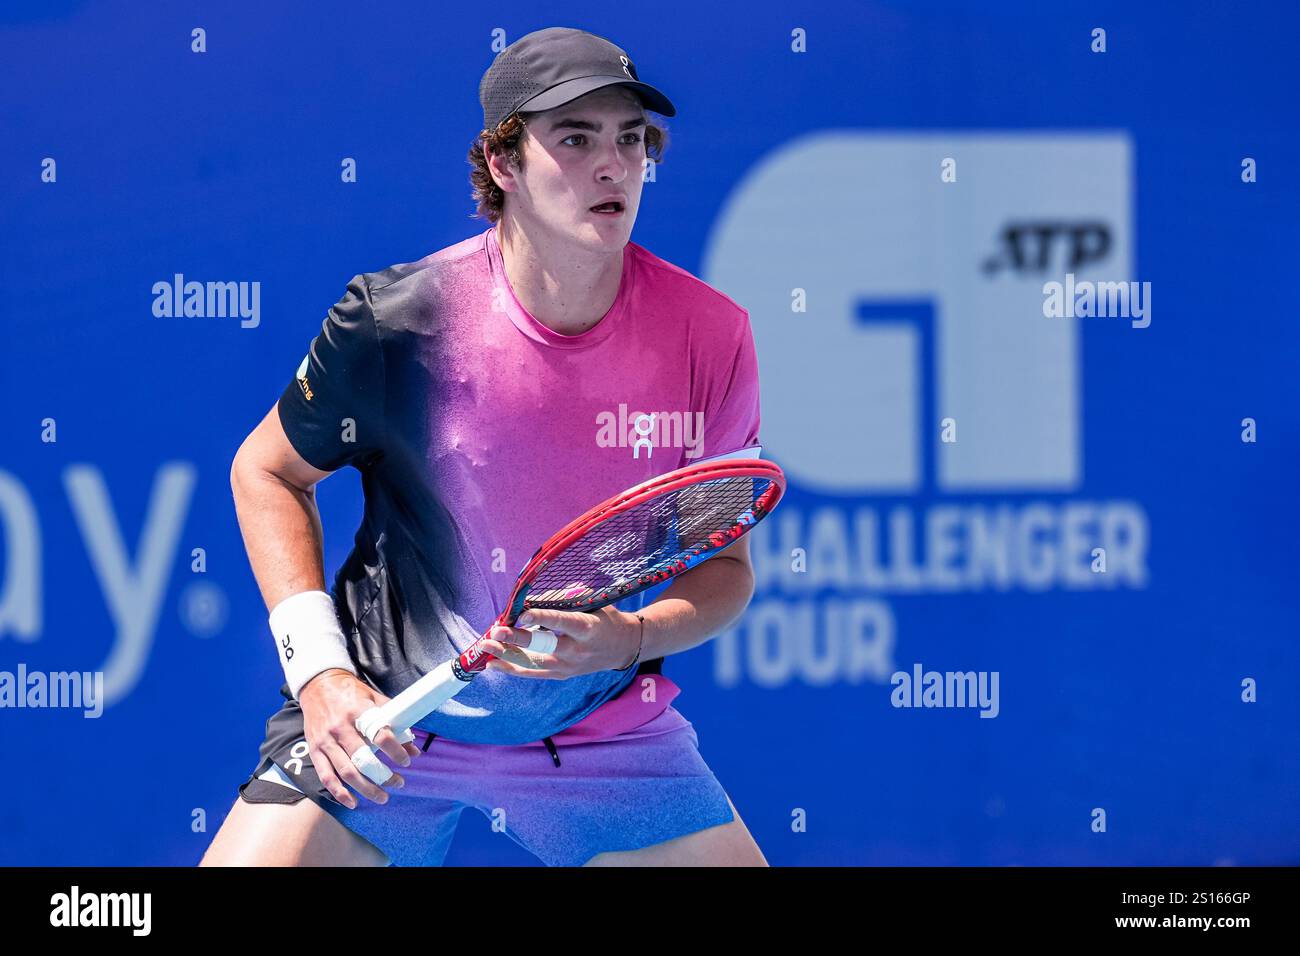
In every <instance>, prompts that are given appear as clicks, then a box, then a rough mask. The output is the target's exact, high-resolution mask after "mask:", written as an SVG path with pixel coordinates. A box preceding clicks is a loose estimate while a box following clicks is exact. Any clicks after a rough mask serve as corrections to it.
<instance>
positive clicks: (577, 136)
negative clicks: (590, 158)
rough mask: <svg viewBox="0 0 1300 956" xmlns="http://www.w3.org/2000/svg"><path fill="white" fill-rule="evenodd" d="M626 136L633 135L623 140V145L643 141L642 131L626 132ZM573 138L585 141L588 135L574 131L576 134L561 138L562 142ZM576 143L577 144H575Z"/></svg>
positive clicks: (633, 144) (632, 144)
mask: <svg viewBox="0 0 1300 956" xmlns="http://www.w3.org/2000/svg"><path fill="white" fill-rule="evenodd" d="M624 137H631V138H630V139H628V138H625V139H624V140H623V145H624V146H635V145H636V144H637V143H639V142H641V134H640V133H625V134H624ZM571 139H581V140H584V141H585V139H586V137H585V136H584V135H583V134H582V133H574V134H573V135H571V136H566V137H564V139H562V140H560V142H561V143H567V142H568V141H569V140H571ZM575 145H576V144H575Z"/></svg>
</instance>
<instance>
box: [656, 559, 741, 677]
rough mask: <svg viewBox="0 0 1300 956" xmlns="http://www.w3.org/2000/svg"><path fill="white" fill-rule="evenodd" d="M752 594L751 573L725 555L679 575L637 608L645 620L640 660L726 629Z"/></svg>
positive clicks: (675, 651) (697, 642)
mask: <svg viewBox="0 0 1300 956" xmlns="http://www.w3.org/2000/svg"><path fill="white" fill-rule="evenodd" d="M753 595H754V575H753V572H752V571H750V569H749V567H748V566H747V565H746V564H744V563H743V562H741V561H737V560H735V559H733V558H728V557H727V556H726V555H719V556H718V557H716V558H714V559H712V560H711V561H706V562H705V563H704V564H701V565H700V566H699V567H696V568H692V569H691V570H689V571H687V572H686V573H684V574H681V575H679V576H678V577H676V578H674V579H673V583H672V584H670V585H669V586H668V588H667V589H666V590H665V591H664V593H663V594H662V595H661V596H660V597H659V599H658V600H657V601H655V602H654V603H653V604H648V605H646V607H645V609H644V610H642V611H641V616H642V617H643V618H645V639H644V642H643V644H642V647H641V659H642V660H643V661H645V660H652V659H654V658H656V657H667V656H668V655H669V654H679V653H681V652H682V651H688V650H690V649H691V648H692V647H698V646H699V645H700V644H703V643H704V642H705V641H707V640H709V639H710V638H711V637H714V636H715V635H717V634H718V633H719V632H721V631H724V630H726V629H727V628H728V627H730V626H731V624H732V623H734V622H735V621H736V620H737V619H738V618H739V617H740V615H741V614H743V613H744V611H745V608H746V607H747V606H748V605H749V599H750V598H751V597H753ZM634 623H635V622H634Z"/></svg>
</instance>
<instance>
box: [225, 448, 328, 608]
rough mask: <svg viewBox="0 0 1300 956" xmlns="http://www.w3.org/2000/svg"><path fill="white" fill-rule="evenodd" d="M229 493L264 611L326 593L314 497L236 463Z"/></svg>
mask: <svg viewBox="0 0 1300 956" xmlns="http://www.w3.org/2000/svg"><path fill="white" fill-rule="evenodd" d="M230 488H231V492H232V493H233V495H234V500H235V514H236V516H237V517H238V519H239V530H240V533H241V534H242V535H243V538H244V548H245V550H246V551H247V552H248V561H249V564H250V565H251V566H252V568H253V577H254V578H256V579H257V586H258V588H259V589H260V590H261V592H262V600H263V601H265V602H266V607H267V610H268V611H269V610H271V609H272V608H274V607H275V606H276V605H277V604H279V603H280V602H281V601H283V600H284V599H285V598H287V597H290V596H291V595H294V594H298V593H300V592H302V591H324V590H325V558H324V549H323V544H322V542H323V540H324V535H323V533H322V530H321V523H320V511H319V510H318V509H317V507H316V494H315V492H314V491H304V490H302V489H301V488H297V487H294V486H293V485H291V484H289V483H288V482H286V481H285V480H284V479H282V478H279V477H277V476H276V475H273V474H270V473H269V472H267V471H265V470H263V469H261V468H258V467H256V466H255V465H251V464H247V463H241V462H240V461H238V460H236V463H235V465H234V467H232V468H231V470H230Z"/></svg>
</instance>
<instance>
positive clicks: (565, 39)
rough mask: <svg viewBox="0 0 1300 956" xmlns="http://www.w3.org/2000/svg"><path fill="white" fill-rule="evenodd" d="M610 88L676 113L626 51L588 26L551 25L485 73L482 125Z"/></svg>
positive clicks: (480, 94)
mask: <svg viewBox="0 0 1300 956" xmlns="http://www.w3.org/2000/svg"><path fill="white" fill-rule="evenodd" d="M606 86H626V87H627V88H628V89H630V90H632V92H634V93H636V94H637V95H638V96H639V97H640V98H641V103H642V105H643V106H645V108H646V109H649V110H654V111H655V112H656V113H660V114H662V115H664V116H676V115H677V110H676V109H675V108H674V107H673V104H672V103H671V102H669V100H668V97H666V96H664V95H663V94H662V93H660V92H659V91H658V90H656V89H655V88H654V87H653V86H651V85H649V84H648V83H642V82H641V81H640V80H639V79H637V75H636V66H635V65H633V63H632V60H631V58H630V57H629V56H628V55H627V54H626V53H625V52H624V51H623V50H621V49H619V48H618V47H616V46H615V45H614V44H612V43H610V42H609V41H608V40H606V39H604V38H603V37H598V36H596V35H595V34H594V33H588V32H587V31H586V30H575V29H573V28H571V27H547V28H546V29H545V30H537V31H535V32H533V33H529V34H527V35H526V36H522V37H520V38H519V39H518V40H516V41H515V42H514V43H512V44H510V45H509V46H508V47H506V48H505V49H504V50H502V51H501V52H500V53H498V54H497V56H496V59H495V60H493V61H492V65H491V66H490V67H488V70H487V72H486V73H484V74H483V79H482V81H481V82H480V83H479V85H478V98H479V102H480V103H481V104H482V105H483V128H484V129H494V128H495V127H496V125H497V124H498V123H500V122H501V121H502V120H503V119H505V118H506V117H507V116H509V115H510V114H511V113H513V112H514V111H515V110H522V111H524V112H537V111H540V110H550V109H555V107H557V106H563V105H564V104H565V103H568V102H569V101H570V100H575V99H577V98H578V97H579V96H585V95H586V94H587V93H590V92H592V91H593V90H599V89H601V88H602V87H606Z"/></svg>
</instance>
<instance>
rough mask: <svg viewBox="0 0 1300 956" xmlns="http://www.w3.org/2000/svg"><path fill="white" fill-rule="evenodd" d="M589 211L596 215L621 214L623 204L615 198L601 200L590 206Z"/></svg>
mask: <svg viewBox="0 0 1300 956" xmlns="http://www.w3.org/2000/svg"><path fill="white" fill-rule="evenodd" d="M591 211H592V212H594V213H595V214H596V215H598V216H621V215H623V204H622V203H621V202H618V201H617V200H613V201H611V202H603V203H599V204H598V205H595V206H592V207H591Z"/></svg>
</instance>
